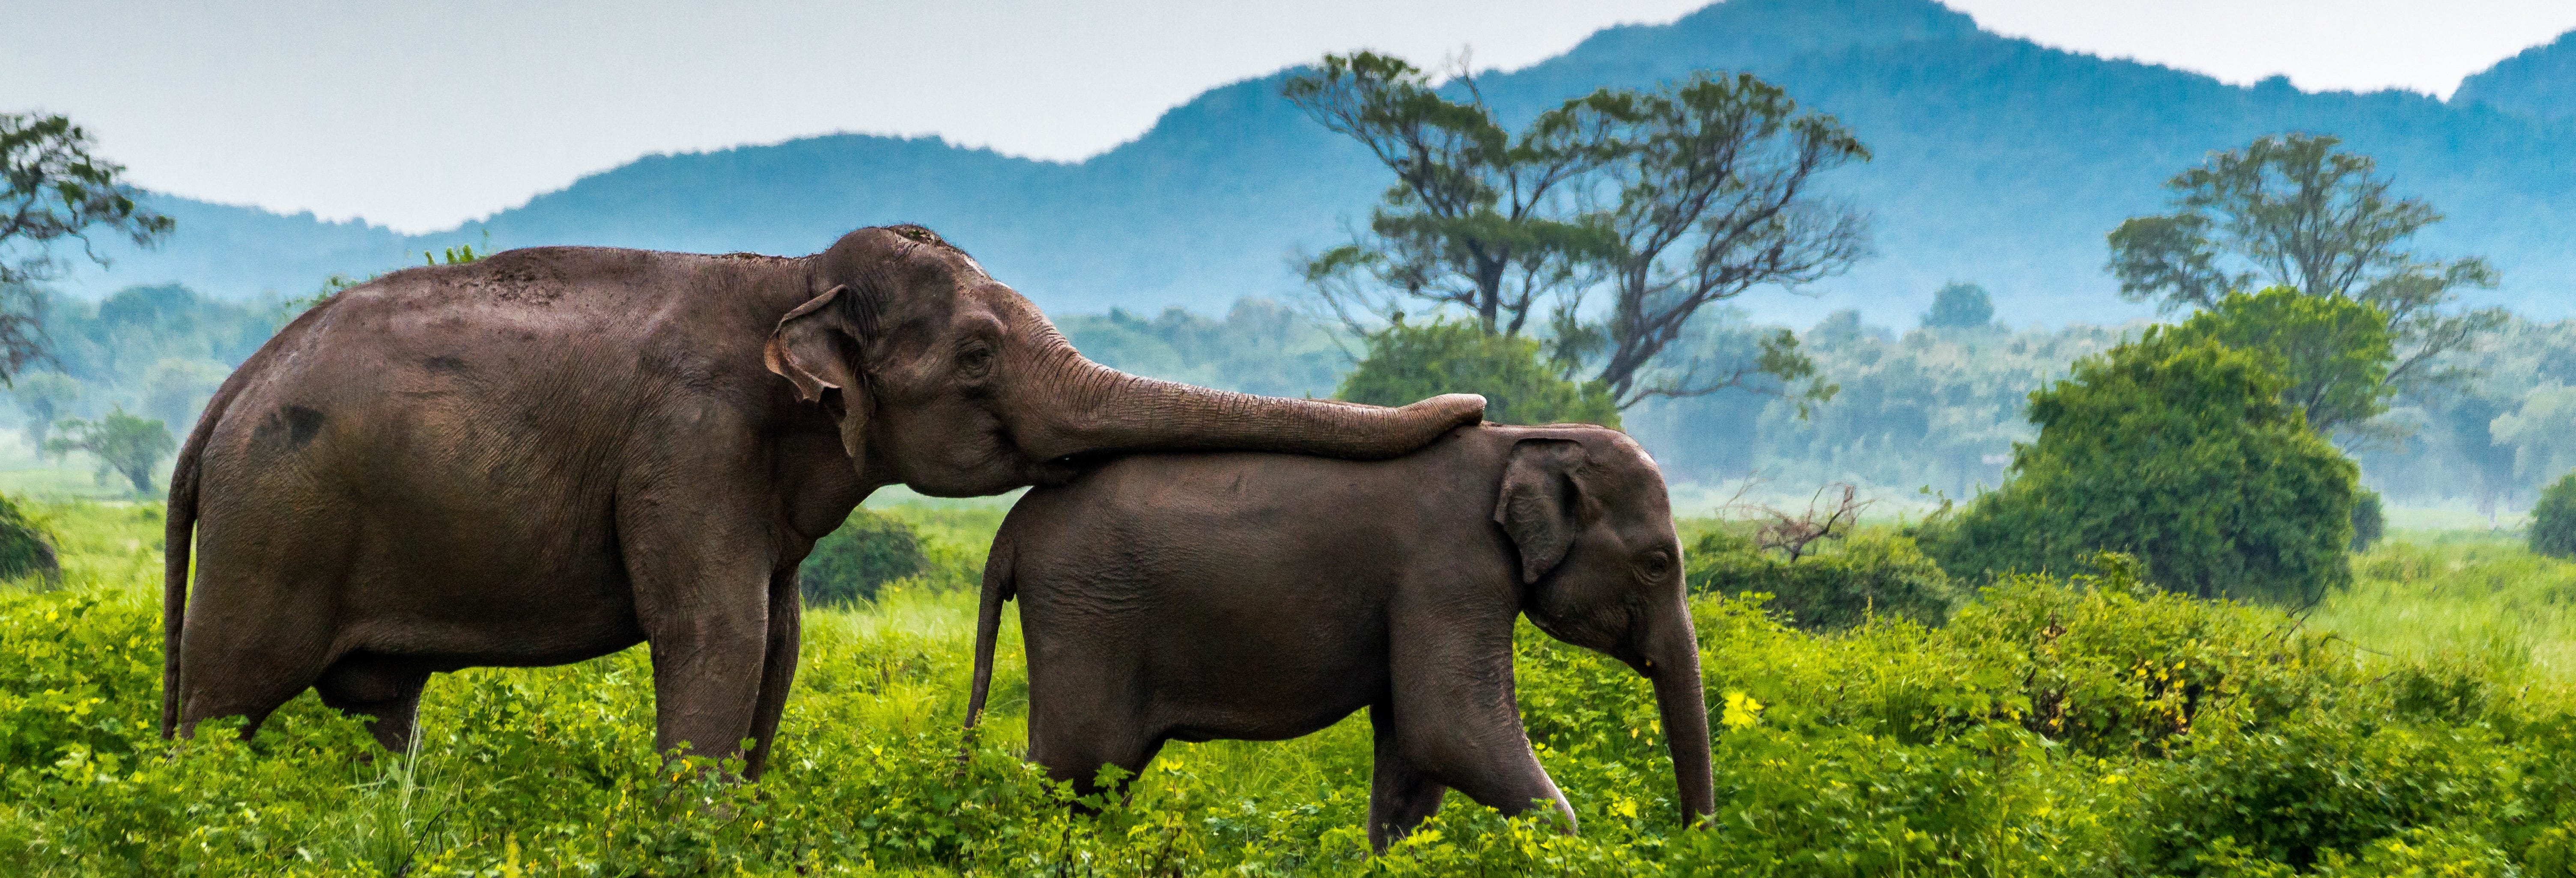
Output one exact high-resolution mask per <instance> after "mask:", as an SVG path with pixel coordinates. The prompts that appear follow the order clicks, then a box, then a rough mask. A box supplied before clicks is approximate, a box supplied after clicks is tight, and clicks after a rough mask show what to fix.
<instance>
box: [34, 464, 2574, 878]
mask: <svg viewBox="0 0 2576 878" xmlns="http://www.w3.org/2000/svg"><path fill="white" fill-rule="evenodd" d="M149 511H151V510H149V508H148V507H147V508H144V509H129V508H123V507H114V506H106V505H96V504H93V505H86V506H78V507H63V508H60V509H57V510H54V511H52V512H51V513H50V514H51V515H53V516H54V517H58V518H60V519H62V520H64V521H67V522H73V523H74V524H75V526H74V527H72V528H71V529H67V530H66V531H65V537H64V545H65V546H66V547H67V552H68V554H67V555H66V568H67V577H66V578H67V579H68V580H71V581H74V582H76V583H80V584H79V585H76V586H75V587H72V588H68V589H64V590H56V591H46V592H29V591H16V590H0V873H6V874H13V875H65V876H78V875H129V874H149V875H161V874H188V875H203V876H235V875H241V876H247V875H261V876H267V875H325V874H331V875H339V874H354V875H380V876H383V875H395V874H409V875H494V876H497V875H564V876H579V875H779V876H785V875H836V874H837V875H871V874H905V875H952V874H979V875H986V874H1000V875H1019V874H1080V875H1104V876H1123V875H1135V876H1147V875H1172V874H1189V875H1198V874H1243V875H1342V874H1370V875H1381V876H1428V875H1459V874H1488V875H1518V874H1551V875H1583V876H1589V875H1622V876H1627V875H1646V876H1657V875H1669V876H1681V875H1710V874H1782V875H1848V876H1896V875H1958V876H1975V875H2042V876H2050V875H2103V874H2124V875H2178V874H2201V875H2223V874H2241V875H2288V874H2293V873H2294V872H2296V871H2299V870H2301V869H2305V870H2308V871H2312V872H2315V873H2318V874H2334V875H2364V874H2374V875H2375V874H2427V875H2431V874H2459V875H2503V874H2512V873H2515V872H2518V873H2519V874H2525V875H2546V874H2561V872H2551V871H2549V870H2551V869H2558V870H2562V871H2563V870H2564V869H2565V868H2566V864H2567V863H2568V862H2569V859H2570V857H2571V855H2576V714H2571V710H2572V709H2576V700H2571V699H2572V698H2576V696H2571V694H2570V693H2569V692H2568V691H2567V690H2564V689H2550V688H2547V687H2538V688H2535V687H2532V686H2529V685H2527V682H2526V681H2525V680H2524V678H2521V677H2517V676H2514V675H2513V669H2511V668H2505V667H2489V666H2484V665H2463V664H2458V663H2451V662H2445V661H2440V660H2432V661H2417V660H2413V659H2393V658H2385V657H2380V656H2376V655H2374V654H2371V653H2365V652H2361V651H2358V650H2354V649H2351V648H2349V647H2348V646H2347V645H2346V642H2345V641H2344V640H2341V639H2337V638H2330V637H2325V636H2321V635H2318V634H2315V633H2311V632H2305V631H2301V630H2298V629H2297V628H2296V627H2295V626H2294V624H2293V623H2292V621H2291V620H2290V619H2289V618H2288V617H2286V616H2284V615H2282V614H2280V613H2279V612H2277V611H2273V610H2268V609H2263V608H2258V607H2250V606H2244V605H2233V604H2221V603H2211V602H2204V601H2198V600H2193V599H2190V598H2186V597H2183V596H2180V595H2175V594H2171V593H2167V592H2163V591H2160V590H2157V589H2153V588H2148V587H2145V586H2143V585H2141V584H2140V583H2139V582H2138V580H2137V579H2136V571H2135V570H2134V569H2133V568H2132V567H2130V566H2127V565H2123V564H2121V563H2119V562H2117V561H2112V562H2107V563H2104V564H2102V565H2101V566H2103V567H2104V568H2105V570H2104V573H2103V574H2102V575H2100V576H2091V577H2077V578H2074V579H2071V580H2060V579H2054V578H2048V577H2037V576H2023V577H2012V578H2008V579H2006V580H2005V581H2003V582H2000V583H1998V584H1997V585H1996V586H1995V587H1994V588H1991V589H1989V590H1988V591H1987V592H1986V593H1985V595H1984V597H1983V599H1981V600H1979V601H1976V602H1972V603H1967V604H1963V605H1961V606H1960V607H1959V608H1958V610H1957V612H1956V614H1955V615H1954V616H1953V618H1952V619H1951V621H1950V623H1949V624H1948V625H1947V626H1944V627H1940V628H1927V627H1925V626H1923V625H1920V624H1916V623H1914V622H1912V621H1909V620H1906V619H1902V618H1897V617H1894V616H1890V615H1887V614H1881V615H1879V616H1878V617H1877V618H1875V619H1874V620H1870V621H1867V622H1865V623H1863V624H1861V625H1859V626H1856V627H1853V628H1849V629H1845V630H1843V631H1840V632H1838V633H1834V634H1831V635H1823V636H1819V635H1811V634H1807V633H1803V632H1800V631H1797V630H1794V629H1791V628H1789V627H1787V626H1785V625H1783V624H1782V623H1781V622H1780V621H1779V619H1778V615H1777V614H1776V613H1775V612H1772V611H1771V610H1769V609H1768V608H1766V607H1764V606H1763V605H1762V603H1761V602H1759V601H1757V600H1752V599H1736V598H1729V597H1724V596H1717V595H1699V596H1696V597H1694V598H1693V614H1694V618H1695V621H1696V623H1697V626H1698V633H1699V637H1700V648H1701V653H1702V655H1701V660H1702V664H1703V667H1704V668H1705V669H1706V677H1707V684H1708V691H1707V699H1708V702H1709V705H1710V713H1711V717H1712V719H1713V720H1714V722H1713V726H1714V728H1713V732H1714V735H1713V738H1714V740H1713V742H1712V749H1713V751H1714V757H1715V758H1714V763H1715V764H1714V768H1715V772H1716V790H1717V801H1718V815H1717V819H1716V820H1714V821H1711V822H1710V823H1708V824H1706V825H1704V826H1700V827H1696V828H1686V827H1684V826H1683V825H1682V824H1681V821H1680V815H1679V811H1678V807H1677V805H1676V803H1675V801H1674V793H1673V788H1672V781H1671V778H1670V772H1669V766H1668V764H1667V763H1666V762H1665V758H1664V755H1663V753H1664V747H1663V743H1662V740H1661V739H1662V733H1663V730H1662V729H1661V728H1660V726H1659V725H1658V723H1657V720H1658V718H1659V714H1658V712H1657V711H1656V708H1655V704H1654V699H1653V696H1652V694H1651V691H1650V690H1649V688H1648V687H1647V686H1646V685H1645V683H1644V682H1643V681H1642V680H1640V679H1639V678H1638V677H1637V675H1636V674H1635V673H1634V672H1633V671H1631V670H1629V669H1628V668H1626V667H1625V666H1624V665H1622V664H1620V663H1619V662H1617V661H1615V660H1613V659H1610V658H1607V657H1605V656H1601V655H1599V654H1597V653H1592V652H1590V651H1587V650H1583V649H1579V648H1576V647H1572V646H1568V645H1566V644H1563V643H1561V642H1558V641H1556V640H1554V639H1552V638H1549V637H1546V636H1545V635H1543V634H1540V633H1539V632H1538V631H1537V630H1536V629H1535V628H1533V627H1532V626H1528V625H1522V626H1520V627H1519V630H1518V631H1517V632H1516V635H1515V638H1514V649H1515V652H1516V663H1515V668H1514V676H1515V680H1516V688H1517V690H1518V694H1519V698H1520V702H1521V706H1522V709H1523V712H1524V716H1525V717H1526V720H1527V726H1528V731H1529V735H1530V737H1531V739H1532V740H1533V741H1534V742H1535V743H1536V744H1537V745H1538V750H1539V758H1540V759H1541V761H1542V762H1543V763H1544V765H1545V766H1546V768H1547V770H1548V772H1549V774H1550V775H1551V776H1552V777H1554V778H1555V779H1556V781H1557V782H1558V783H1559V784H1560V785H1561V786H1562V787H1564V788H1565V790H1566V791H1567V793H1568V795H1569V798H1570V799H1571V800H1572V801H1573V803H1574V807H1575V809H1576V813H1577V816H1578V818H1579V819H1580V820H1581V821H1582V826H1583V833H1582V834H1581V835H1576V836H1568V835H1562V834H1559V833H1558V832H1556V831H1555V830H1554V829H1553V828H1551V827H1549V826H1548V825H1546V824H1545V823H1544V822H1543V820H1542V819H1540V818H1522V819H1518V820H1505V819H1503V818H1501V817H1499V816H1497V815H1496V814H1495V812H1494V811H1492V810H1491V809H1488V808H1485V807H1482V806H1479V805H1476V804H1474V803H1472V802H1469V801H1467V800H1465V799H1464V798H1463V797H1457V796H1453V797H1451V799H1450V801H1449V803H1448V806H1447V807H1445V808H1443V809H1442V810H1441V812H1440V813H1439V814H1438V815H1437V816H1436V817H1434V818H1433V820H1432V821H1431V822H1430V823H1429V824H1427V826H1426V827H1425V831H1423V832H1421V833H1419V834H1417V835H1415V836H1414V837H1413V838H1411V839H1409V840H1407V841H1405V842H1403V843H1402V844H1399V845H1397V846H1396V847H1395V848H1394V849H1392V850H1390V851H1389V852H1388V854H1387V855H1386V856H1383V857H1376V858H1372V857H1369V856H1368V854H1367V850H1368V848H1367V841H1366V835H1365V825H1364V820H1365V819H1366V811H1367V790H1368V783H1369V769H1370V754H1371V750H1372V746H1371V736H1370V733H1369V729H1368V725H1367V722H1366V720H1365V719H1364V718H1353V719H1351V720H1348V721H1345V722H1343V723H1341V724H1338V725H1336V726H1334V727H1332V728H1330V729H1327V730H1325V731H1323V732H1319V733H1317V734H1315V735H1311V736H1308V737H1305V738H1301V739H1298V740H1295V741H1288V742H1277V743H1261V742H1213V743H1207V744H1187V743H1178V742H1176V743H1174V744H1172V745H1170V746H1168V747H1166V748H1165V749H1164V751H1163V754H1162V757H1161V758H1160V759H1158V760H1157V761H1156V762H1155V764H1154V765H1153V766H1152V767H1151V768H1149V769H1148V770H1147V771H1146V772H1144V776H1142V777H1140V778H1138V779H1137V781H1136V783H1135V786H1134V790H1135V795H1134V796H1133V797H1130V798H1120V797H1105V798H1102V799H1098V800H1094V801H1092V802H1090V803H1089V804H1090V805H1091V806H1093V808H1095V809H1096V811H1097V813H1096V814H1088V815H1086V814H1077V813H1074V812H1072V811H1071V810H1070V809H1068V808H1067V807H1066V805H1067V804H1068V799H1069V798H1070V797H1069V794H1068V793H1067V792H1066V791H1065V790H1064V789H1062V788H1061V787H1058V786H1056V785H1053V784H1050V783H1047V782H1046V781H1045V780H1044V779H1043V777H1042V775H1041V774H1040V773H1039V772H1038V771H1037V770H1036V769H1034V768H1032V767H1030V766H1028V765H1026V764H1025V763H1023V762H1021V761H1020V759H1019V752H1018V751H1019V749H1020V747H1022V746H1023V739H1022V729H1024V728H1025V725H1024V724H1025V711H1026V699H1025V695H1024V694H1023V693H1025V692H1026V678H1025V676H1024V672H1023V668H1025V662H1024V660H1023V659H1022V658H1021V657H1020V656H1019V655H1018V654H1017V653H1018V638H1017V637H1015V636H1011V635H1010V634H1009V633H1008V632H1005V635H1004V637H1002V639H1001V647H1002V656H1001V661H1000V663H999V666H998V667H997V669H996V670H997V677H998V678H999V679H997V680H996V683H997V684H998V685H997V686H996V689H995V691H996V694H997V697H996V699H995V702H994V705H993V710H992V711H991V712H990V713H989V714H988V715H987V718H986V722H985V723H984V725H983V726H982V731H981V733H980V735H981V737H979V738H977V739H974V740H971V741H969V740H966V739H964V738H963V737H962V736H961V734H960V733H959V732H958V731H957V730H956V727H957V721H958V719H959V717H960V715H961V713H962V711H963V702H964V697H963V691H964V688H965V683H966V678H967V673H968V668H969V663H970V658H971V656H970V655H969V652H970V650H969V646H968V638H967V633H968V631H969V630H970V629H971V626H972V624H973V613H974V608H973V606H972V598H971V596H970V595H969V594H967V593H965V592H962V591H961V592H953V593H939V594H929V593H925V592H922V591H918V590H914V589H911V588H908V587H904V586H897V587H893V588H890V589H889V590H888V591H887V592H886V593H885V594H884V595H882V596H881V597H880V598H879V600H877V601H876V602H874V603H872V604H868V605H866V606H865V607H864V608H863V609H860V610H857V611H849V610H843V609H835V608H817V609H815V610H814V611H813V612H812V613H810V614H809V615H808V616H807V617H806V622H805V631H806V634H805V643H804V649H803V651H802V656H801V666H800V671H799V674H798V686H797V690H796V693H795V695H794V696H793V697H791V698H790V699H789V701H788V705H787V714H786V717H785V721H784V722H783V723H782V727H781V737H780V739H779V742H778V749H777V752H776V756H775V758H774V760H773V763H772V765H771V768H770V772H769V774H768V775H767V776H766V777H764V778H763V779H762V780H761V781H760V782H758V783H753V784H739V783H733V782H730V781H728V780H726V779H725V777H724V774H723V772H722V766H714V767H713V768H715V769H717V770H715V771H700V770H697V768H698V766H691V765H682V766H676V767H675V766H668V765H666V764H665V763H664V761H663V759H662V757H660V756H659V755H657V754H655V753H653V752H652V751H651V741H652V734H653V733H652V728H653V723H652V720H653V698H652V692H651V686H652V677H653V675H652V672H651V667H650V664H649V661H648V659H647V656H646V653H645V651H644V650H642V649H636V650H630V651H627V652H624V653H620V654H618V655H614V656H610V657H607V658H603V659H598V660H594V661H590V662H584V663H581V664H578V665H572V666H567V667H560V668H535V669H492V668H477V669H468V670H465V671H461V672H458V673H454V674H442V675H439V676H438V677H436V678H434V679H433V680H432V681H431V683H430V685H429V688H428V690H427V693H426V694H425V697H424V700H423V705H422V718H421V723H422V724H421V729H422V734H421V744H420V746H419V748H418V749H417V751H416V752H414V753H411V754H405V755H400V756H397V755H391V754H383V753H379V752H377V751H376V750H375V748H374V745H373V743H372V742H371V741H370V740H369V739H368V738H367V736H366V735H365V734H364V732H363V730H362V728H361V727H360V726H359V724H358V723H356V722H354V721H351V720H349V719H347V718H345V717H342V716H340V715H338V714H336V713H334V712H332V711H329V710H327V709H325V708H323V707H322V706H321V705H320V704H319V702H318V701H317V700H316V699H314V698H313V697H312V696H310V695H309V694H308V695H306V696H304V697H300V698H298V699H297V700H295V701H294V702H292V703H290V704H289V705H288V706H287V707H286V708H285V709H283V710H281V711H279V712H278V714H277V715H275V716H274V717H272V718H271V719H270V721H269V722H268V723H267V725H266V726H264V727H263V729H262V731H261V732H260V734H259V736H258V737H257V738H256V739H255V740H252V741H249V742H243V741H240V740H238V739H237V738H236V737H235V736H234V735H233V734H231V731H230V728H228V727H226V726H225V725H224V724H222V723H217V724H214V725H210V726H209V727H207V728H205V729H203V730H202V731H201V732H200V734H199V735H198V736H197V737H195V738H194V739H192V740H188V741H180V742H165V741H162V740H161V739H160V737H159V735H158V733H157V728H156V723H157V720H158V710H159V698H158V695H159V692H158V686H159V683H160V676H161V671H160V643H161V638H160V636H159V631H160V628H159V619H158V615H157V614H158V602H157V597H158V595H157V592H158V586H157V584H156V582H155V578H156V577H157V576H158V572H159V571H158V566H157V559H156V558H155V557H153V555H152V553H151V552H150V551H149V550H148V549H147V550H146V551H143V552H141V553H140V554H139V555H138V556H133V557H129V555H128V554H125V553H124V552H125V550H124V549H123V548H121V547H123V546H127V545H130V544H134V543H144V544H146V545H148V541H149V539H150V538H151V537H152V536H153V535H154V534H155V533H156V531H157V528H158V527H159V523H160V522H159V519H158V517H157V516H155V515H149V514H143V513H146V512H149ZM892 512H894V513H896V514H899V515H903V516H907V517H914V518H915V519H916V520H917V521H919V522H920V524H918V525H917V527H918V528H919V529H920V530H921V531H922V533H923V534H924V535H925V536H933V538H934V540H936V539H944V538H945V537H938V536H935V535H937V534H942V533H949V532H950V530H951V529H954V532H955V534H957V535H959V536H961V537H962V536H963V535H965V534H967V533H971V532H977V531H978V530H980V532H981V533H983V534H985V535H986V536H989V533H990V528H991V527H992V525H993V523H994V522H995V520H996V519H998V512H997V511H996V510H995V509H991V508H983V507H978V508H974V509H963V508H954V507H942V506H935V505H930V504H905V505H902V506H900V507H898V508H895V509H893V510H892ZM2446 557H2447V556H2446ZM2451 560H2458V559H2447V560H2446V559H2445V558H2436V560H2435V563H2436V565H2437V566H2438V567H2440V568H2441V569H2443V570H2445V571H2449V570H2451V564H2450V561H2451ZM1801 563H1806V562H1801ZM2482 563H2484V562H2475V563H2472V564H2471V565H2470V568H2471V570H2472V571H2475V570H2476V569H2479V567H2478V565H2479V564H2482ZM2549 563H2552V564H2556V563H2559V562H2549ZM110 571H114V573H113V574H112V575H111V574H110ZM2454 578H2456V577H2455V576H2453V575H2451V574H2450V573H2444V574H2442V575H2435V576H2432V577H2430V578H2429V579H2427V580H2425V584H2427V585H2432V586H2440V585H2441V584H2442V583H2446V582H2448V581H2450V580H2452V579H2454ZM2474 587H2476V588H2481V589H2483V588H2484V587H2485V586H2483V585H2478V586H2474ZM2342 597H2343V596H2338V600H2340V599H2342ZM2409 870H2412V871H2409Z"/></svg>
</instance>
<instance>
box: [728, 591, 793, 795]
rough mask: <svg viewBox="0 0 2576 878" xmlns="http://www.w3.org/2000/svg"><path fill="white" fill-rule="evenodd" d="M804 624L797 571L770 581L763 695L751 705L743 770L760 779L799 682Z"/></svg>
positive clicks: (745, 773) (767, 766)
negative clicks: (789, 698)
mask: <svg viewBox="0 0 2576 878" xmlns="http://www.w3.org/2000/svg"><path fill="white" fill-rule="evenodd" d="M803 624H804V600H803V596H802V595H799V594H798V593H797V591H796V571H794V570H789V571H787V572H785V573H779V574H775V575H773V576H771V577H770V581H769V638H768V643H767V644H766V646H765V648H764V652H765V656H764V659H763V661H762V663H761V669H760V699H759V701H757V702H755V703H754V704H753V705H752V712H751V740H752V746H751V755H750V756H749V757H746V758H745V759H744V760H743V774H744V775H745V776H747V777H749V778H751V779H752V780H759V779H760V775H761V772H763V771H767V770H768V769H769V748H770V745H771V744H772V743H774V742H776V741H777V740H778V718H779V715H780V714H782V713H785V712H786V710H787V691H788V689H789V687H790V686H792V685H793V684H794V683H795V682H796V648H797V645H798V642H799V641H800V640H801V633H802V631H803Z"/></svg>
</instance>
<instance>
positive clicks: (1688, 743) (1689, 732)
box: [1638, 601, 1717, 823]
mask: <svg viewBox="0 0 2576 878" xmlns="http://www.w3.org/2000/svg"><path fill="white" fill-rule="evenodd" d="M1667 615H1671V616H1673V617H1674V618H1671V619H1656V620H1654V621H1655V623H1656V624H1654V625H1653V627H1652V630H1651V632H1649V633H1650V636H1651V640H1650V641H1649V642H1648V643H1646V644H1644V648H1643V649H1640V650H1638V652H1640V653H1642V654H1643V655H1645V656H1646V657H1647V659H1648V665H1647V669H1646V676H1647V679H1649V680H1652V681H1653V682H1654V684H1655V708H1656V710H1658V711H1660V712H1661V713H1662V714H1663V719H1664V743H1665V746H1667V747H1668V748H1670V749H1671V751H1672V756H1673V782H1674V787H1675V789H1677V790H1678V791H1679V792H1680V793H1681V805H1682V810H1683V811H1685V812H1687V813H1688V815H1689V821H1690V822H1693V823H1696V822H1698V821H1699V820H1701V819H1704V818H1707V817H1708V816H1710V815H1712V814H1714V813H1716V812H1717V798H1716V789H1715V786H1716V784H1715V782H1714V781H1713V780H1712V779H1711V778H1710V775H1709V770H1710V769H1709V753H1708V747H1709V737H1708V696H1707V690H1706V689H1705V688H1704V687H1703V685H1702V684H1701V682H1700V676H1699V638H1698V636H1697V635H1696V634H1694V633H1693V632H1692V630H1691V621H1690V609H1689V607H1688V605H1687V604H1684V603H1683V602H1681V601H1674V602H1673V606H1672V608H1671V610H1669V611H1668V613H1667Z"/></svg>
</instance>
